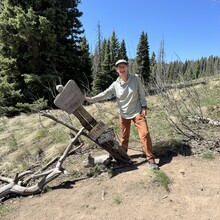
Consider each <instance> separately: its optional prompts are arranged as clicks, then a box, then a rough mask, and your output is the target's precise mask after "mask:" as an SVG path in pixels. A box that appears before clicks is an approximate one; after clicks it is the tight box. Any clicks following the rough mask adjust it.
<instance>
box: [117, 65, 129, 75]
mask: <svg viewBox="0 0 220 220" xmlns="http://www.w3.org/2000/svg"><path fill="white" fill-rule="evenodd" d="M116 71H117V73H118V74H119V76H120V77H122V78H123V77H126V76H127V73H128V67H127V65H126V64H124V63H121V64H118V66H117V67H116Z"/></svg>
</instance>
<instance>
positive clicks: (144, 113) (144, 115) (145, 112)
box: [141, 109, 147, 117]
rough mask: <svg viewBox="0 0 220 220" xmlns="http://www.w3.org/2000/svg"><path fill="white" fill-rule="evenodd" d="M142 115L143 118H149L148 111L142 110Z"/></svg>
mask: <svg viewBox="0 0 220 220" xmlns="http://www.w3.org/2000/svg"><path fill="white" fill-rule="evenodd" d="M141 115H142V116H143V117H146V116H147V110H146V109H142V110H141Z"/></svg>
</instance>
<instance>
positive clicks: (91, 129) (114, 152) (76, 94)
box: [54, 80, 130, 163]
mask: <svg viewBox="0 0 220 220" xmlns="http://www.w3.org/2000/svg"><path fill="white" fill-rule="evenodd" d="M57 90H58V91H59V92H60V93H59V94H58V95H57V97H56V98H55V100H54V104H55V105H56V106H57V107H59V108H60V109H62V110H63V111H66V112H67V113H69V114H73V115H74V116H75V117H76V118H77V119H78V120H79V122H80V123H81V124H82V126H83V127H84V128H85V129H86V130H87V131H88V135H89V136H90V137H91V138H92V140H93V141H94V142H95V143H99V146H101V147H102V148H103V149H105V150H106V151H108V152H109V153H110V154H111V156H112V157H113V158H114V159H115V160H116V161H117V162H120V163H130V157H129V156H128V155H127V153H126V152H125V151H124V150H123V149H122V148H121V146H119V143H118V141H117V140H115V136H114V131H113V129H111V128H108V126H107V125H105V124H104V123H103V122H97V121H96V120H95V119H94V118H93V117H92V115H90V114H89V112H87V111H86V109H85V108H84V107H83V106H82V104H83V102H84V101H85V97H84V95H83V94H82V92H81V90H80V89H79V87H78V86H77V84H76V83H75V81H73V80H69V81H68V82H67V84H66V85H65V86H64V87H62V86H61V85H60V86H59V88H57Z"/></svg>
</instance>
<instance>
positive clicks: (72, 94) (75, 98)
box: [54, 80, 85, 114]
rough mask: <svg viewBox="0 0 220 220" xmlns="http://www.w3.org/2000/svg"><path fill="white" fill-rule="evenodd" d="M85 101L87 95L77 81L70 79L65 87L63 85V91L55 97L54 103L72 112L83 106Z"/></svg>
mask: <svg viewBox="0 0 220 220" xmlns="http://www.w3.org/2000/svg"><path fill="white" fill-rule="evenodd" d="M84 101H85V97H84V95H83V94H82V92H81V90H80V89H79V87H78V86H77V84H76V83H75V81H73V80H69V81H68V82H67V84H66V85H65V87H63V91H62V92H61V93H60V94H58V95H57V97H56V98H55V100H54V104H55V105H56V106H57V107H59V108H60V109H62V110H63V111H66V112H68V113H69V114H71V113H73V112H74V111H75V110H76V109H77V108H78V107H79V106H81V105H82V103H83V102H84Z"/></svg>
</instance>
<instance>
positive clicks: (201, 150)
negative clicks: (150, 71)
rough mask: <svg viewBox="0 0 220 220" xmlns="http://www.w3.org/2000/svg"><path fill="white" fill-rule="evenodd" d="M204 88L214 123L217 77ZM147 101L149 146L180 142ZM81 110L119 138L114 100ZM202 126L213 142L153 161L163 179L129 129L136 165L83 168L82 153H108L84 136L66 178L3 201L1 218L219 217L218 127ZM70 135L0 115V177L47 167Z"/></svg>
mask: <svg viewBox="0 0 220 220" xmlns="http://www.w3.org/2000/svg"><path fill="white" fill-rule="evenodd" d="M206 87H207V88H206V91H209V93H207V92H206V94H205V96H204V95H203V96H202V98H203V99H201V108H202V109H203V111H204V115H205V116H206V117H212V118H214V119H215V120H219V119H220V114H219V109H220V106H219V103H220V100H219V97H220V96H219V94H220V89H219V88H220V79H219V78H218V77H216V78H214V79H211V80H209V81H208V83H207V85H206ZM201 88H202V90H199V91H204V86H203V85H199V86H198V87H197V89H201ZM177 99H178V97H177ZM147 100H148V106H149V112H148V116H147V118H148V122H149V127H150V130H151V136H152V139H153V142H154V143H155V144H156V143H157V142H158V141H165V140H170V139H175V140H179V139H180V138H181V137H180V135H178V134H176V133H175V132H174V131H173V129H171V127H170V126H169V124H168V123H167V121H166V120H165V118H164V113H163V105H161V103H160V101H159V100H160V99H159V98H158V97H157V96H149V97H147ZM85 108H87V110H88V111H89V112H90V113H91V114H92V115H93V116H94V117H95V118H97V119H99V120H102V121H104V122H106V123H107V124H108V125H109V126H111V127H113V128H114V129H115V130H116V132H117V133H119V129H118V125H117V120H118V115H117V114H118V113H117V108H116V103H114V102H107V103H98V104H96V105H91V106H86V107H85ZM51 112H52V113H53V114H54V115H56V116H57V117H59V118H60V119H63V120H65V121H68V122H71V123H72V124H73V125H74V126H76V127H77V128H80V125H79V123H78V122H77V121H76V120H75V118H74V117H71V118H70V117H69V116H68V115H66V114H63V113H62V112H61V111H59V110H56V111H54V110H53V111H51ZM192 126H193V125H192ZM206 127H207V132H209V133H206V134H208V135H209V137H211V139H212V140H215V142H213V143H215V145H214V144H212V145H210V143H211V142H209V143H208V144H206V143H205V142H200V145H193V147H192V154H191V155H190V156H182V155H180V154H178V155H169V156H167V157H161V158H157V162H158V164H159V166H160V174H165V175H164V176H163V175H158V173H156V172H152V171H150V169H149V167H148V164H147V163H146V160H145V158H144V157H143V155H142V151H141V145H140V143H139V141H138V138H137V133H136V130H135V129H134V128H132V133H131V143H130V150H129V152H128V154H129V155H130V156H131V158H132V160H133V162H134V163H133V164H132V165H129V166H125V167H121V168H118V169H115V170H114V171H112V172H111V173H110V172H109V170H104V172H100V170H98V168H97V170H95V169H96V168H95V169H92V168H85V167H84V166H83V161H84V160H85V159H86V158H87V156H88V153H91V154H92V155H102V154H106V152H105V151H104V150H102V149H100V148H98V147H97V146H95V145H94V144H93V143H91V141H88V140H86V138H83V137H82V141H84V142H85V145H84V146H83V148H82V149H81V150H79V151H77V153H76V154H73V155H71V156H69V157H68V158H67V160H66V161H65V164H64V167H65V168H66V170H67V172H68V174H67V175H64V174H62V175H60V176H59V177H58V178H57V179H56V180H54V181H52V182H51V183H50V184H48V186H47V187H45V191H44V192H43V193H42V194H41V195H34V196H28V197H18V196H17V197H14V198H13V197H10V198H8V199H5V200H2V204H1V205H0V216H1V218H2V219H4V220H9V219H16V220H23V219H25V220H26V219H42V220H44V219H45V220H48V219H88V220H90V219H91V220H92V219H100V220H101V219H115V220H116V219H120V218H124V219H128V220H129V219H132V220H133V219H138V220H141V219H168V218H172V219H219V218H220V212H219V211H218V204H219V202H220V179H219V178H218V176H219V172H220V155H219V152H220V151H219V146H218V142H220V141H219V139H220V136H219V127H218V128H217V129H216V128H215V127H213V126H210V125H208V126H207V125H206ZM208 128H209V129H208ZM201 133H202V132H201ZM69 134H70V131H69V129H67V128H66V127H63V126H62V125H60V124H57V123H55V122H54V121H52V120H50V119H48V118H44V117H41V116H39V115H38V114H30V115H21V116H18V117H15V118H11V119H9V118H1V133H0V143H1V145H0V147H1V151H0V156H1V157H0V158H1V159H0V161H1V163H0V172H1V175H5V176H10V177H13V176H14V174H15V173H16V172H21V171H24V170H27V169H28V168H30V167H31V166H32V167H33V166H34V165H36V164H41V163H43V164H46V163H47V162H48V161H50V160H51V159H53V158H54V157H56V156H57V155H60V154H61V153H62V152H63V151H64V149H65V148H66V146H67V144H68V139H69ZM203 144H204V145H203ZM94 174H96V175H94ZM166 178H167V179H166Z"/></svg>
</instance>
